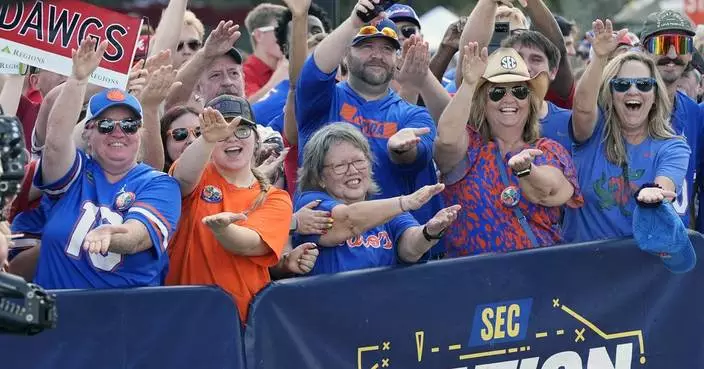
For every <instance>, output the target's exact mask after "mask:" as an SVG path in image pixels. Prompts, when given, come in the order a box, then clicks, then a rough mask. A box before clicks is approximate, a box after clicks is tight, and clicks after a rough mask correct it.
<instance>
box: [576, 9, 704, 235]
mask: <svg viewBox="0 0 704 369" xmlns="http://www.w3.org/2000/svg"><path fill="white" fill-rule="evenodd" d="M593 28H594V30H593V34H590V35H588V36H587V37H589V38H590V42H591V44H592V48H593V49H594V58H593V59H592V61H591V63H589V65H588V66H587V69H586V70H585V72H584V76H583V78H582V79H581V80H580V82H579V84H578V86H577V90H576V92H575V99H574V101H575V104H574V111H573V115H572V123H571V135H572V138H573V140H574V145H573V147H574V149H573V157H574V161H575V164H576V166H577V170H578V174H579V182H580V186H581V188H582V190H583V191H584V197H585V205H584V206H583V207H582V208H581V209H571V208H567V209H566V212H565V221H564V236H565V240H566V241H570V242H582V241H590V240H598V239H607V238H615V237H624V236H629V235H631V234H632V233H633V226H632V223H633V220H632V219H633V217H632V216H633V211H634V209H635V207H636V206H637V205H638V206H647V205H648V204H653V203H659V202H662V201H670V200H672V198H673V197H674V196H676V193H677V192H679V191H680V190H681V188H680V184H681V183H682V182H683V179H684V176H685V173H686V171H687V166H688V164H689V154H690V150H689V147H688V146H687V143H686V142H685V140H684V139H683V138H682V137H679V136H676V135H675V132H674V130H673V129H672V126H671V125H670V115H671V109H672V104H671V102H670V99H669V97H668V92H667V87H666V86H665V83H664V82H663V80H662V78H661V77H660V73H659V72H658V69H657V66H656V65H655V62H654V61H653V59H651V58H650V57H648V56H647V55H645V54H643V53H640V52H627V53H625V54H621V55H619V56H617V57H616V58H614V59H613V60H611V61H610V62H609V61H608V57H609V55H610V54H611V53H612V52H613V51H614V50H615V49H616V48H617V47H618V40H619V38H621V37H623V35H624V34H625V30H623V31H620V32H617V33H614V32H613V27H612V25H611V22H610V21H608V20H607V21H606V24H604V23H602V21H600V20H597V21H595V22H594V23H593Z"/></svg>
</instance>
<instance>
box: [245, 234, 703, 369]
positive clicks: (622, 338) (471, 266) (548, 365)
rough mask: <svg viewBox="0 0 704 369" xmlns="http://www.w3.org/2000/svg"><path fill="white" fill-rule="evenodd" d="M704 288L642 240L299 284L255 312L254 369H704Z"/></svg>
mask: <svg viewBox="0 0 704 369" xmlns="http://www.w3.org/2000/svg"><path fill="white" fill-rule="evenodd" d="M691 238H692V241H693V243H694V244H695V250H698V251H699V255H704V238H703V237H702V236H701V235H699V234H694V233H692V234H691ZM703 285H704V267H702V266H697V267H695V269H694V270H693V271H691V272H689V273H687V274H684V275H674V274H672V273H670V272H669V271H667V270H666V269H665V268H664V266H663V265H662V263H661V261H660V260H659V258H658V257H656V256H652V255H649V254H646V253H644V252H642V251H640V250H639V249H638V248H637V247H636V245H635V244H634V242H633V241H632V240H622V241H616V242H608V243H590V244H582V245H569V246H558V247H551V248H544V249H538V250H532V251H525V252H516V253H512V254H507V255H485V256H478V257H471V258H463V259H456V260H447V261H440V262H435V263H429V264H426V265H421V266H411V267H405V268H398V269H383V270H378V271H374V272H368V271H364V272H352V273H346V274H339V275H334V276H321V277H311V278H301V279H294V280H288V281H283V282H277V283H275V284H273V285H272V286H270V287H269V288H267V289H266V290H264V291H263V292H262V293H260V295H259V296H258V297H257V298H256V299H255V301H254V303H253V305H252V309H251V311H250V320H249V322H248V327H247V331H246V333H245V335H246V337H245V347H246V356H247V367H248V369H280V368H355V369H381V368H400V369H416V368H417V369H421V368H427V369H443V368H447V369H465V368H467V369H469V368H472V369H582V368H583V369H628V368H643V369H646V368H653V369H665V368H704V350H702V347H704V332H703V329H702V328H704V314H703V313H702V312H703V311H704V295H703V294H702V292H701V289H702V286H703Z"/></svg>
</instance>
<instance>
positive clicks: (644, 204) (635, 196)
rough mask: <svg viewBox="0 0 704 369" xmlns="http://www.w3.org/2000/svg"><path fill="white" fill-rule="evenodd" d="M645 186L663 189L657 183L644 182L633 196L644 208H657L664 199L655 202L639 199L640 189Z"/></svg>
mask: <svg viewBox="0 0 704 369" xmlns="http://www.w3.org/2000/svg"><path fill="white" fill-rule="evenodd" d="M645 188H659V189H661V190H662V189H663V188H662V186H660V185H659V184H657V183H652V182H649V183H643V185H642V186H640V188H639V189H638V191H636V193H634V194H633V198H634V199H635V200H636V204H638V206H640V207H642V208H657V207H658V206H660V204H662V201H658V202H654V203H647V202H643V201H638V194H640V191H642V190H643V189H645Z"/></svg>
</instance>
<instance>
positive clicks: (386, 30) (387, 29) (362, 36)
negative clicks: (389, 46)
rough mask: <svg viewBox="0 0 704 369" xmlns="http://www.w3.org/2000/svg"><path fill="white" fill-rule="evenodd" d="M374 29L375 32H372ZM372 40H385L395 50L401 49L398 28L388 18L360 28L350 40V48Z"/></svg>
mask: <svg viewBox="0 0 704 369" xmlns="http://www.w3.org/2000/svg"><path fill="white" fill-rule="evenodd" d="M375 28H376V30H374V29H375ZM372 38H385V39H387V40H390V41H391V42H392V43H393V44H394V47H396V48H397V49H400V48H401V43H400V42H399V41H398V27H396V24H395V23H394V22H392V21H391V20H390V19H388V18H384V19H382V20H381V21H379V23H377V24H370V25H368V26H363V27H362V28H360V29H359V31H358V32H357V36H355V37H354V39H353V40H352V46H356V45H357V44H359V43H360V42H362V41H364V40H369V39H372Z"/></svg>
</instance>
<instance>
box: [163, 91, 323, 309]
mask: <svg viewBox="0 0 704 369" xmlns="http://www.w3.org/2000/svg"><path fill="white" fill-rule="evenodd" d="M237 99H242V98H237V97H232V96H221V97H218V98H216V99H215V100H213V101H211V102H209V103H208V107H206V109H205V110H204V111H203V113H202V114H201V115H200V127H201V135H200V136H199V137H198V138H197V139H196V140H195V141H194V142H193V143H192V144H191V145H190V146H188V148H187V149H186V150H185V151H184V153H183V155H181V157H180V158H179V159H178V161H177V162H176V163H175V164H174V165H173V167H172V168H171V173H172V174H173V176H174V178H176V180H177V181H178V183H179V185H180V188H181V196H182V197H183V217H182V219H181V223H179V227H178V231H177V233H176V235H175V236H174V240H173V243H172V244H171V245H170V247H169V257H170V259H171V268H170V270H169V274H168V276H167V279H166V283H167V284H170V285H177V284H215V285H218V286H220V287H222V288H223V289H224V290H225V291H227V292H228V293H229V294H231V295H232V297H233V298H234V300H235V302H236V304H237V307H238V310H239V313H240V317H241V320H242V322H245V321H246V318H247V311H248V307H249V302H250V300H251V299H252V297H253V296H254V295H255V294H256V293H257V292H258V291H259V290H261V289H262V288H264V286H266V284H267V283H268V282H269V281H270V280H271V279H270V276H269V271H268V268H269V267H272V266H275V265H277V263H279V260H280V259H282V258H283V255H284V252H285V249H284V248H285V246H286V243H287V240H288V226H289V224H290V222H291V213H292V211H291V210H292V205H291V199H290V198H289V196H288V194H287V193H286V192H284V191H282V190H279V189H276V188H274V187H272V186H271V185H270V184H269V182H268V181H267V179H266V178H265V177H264V176H263V175H262V174H261V173H259V172H258V171H257V170H256V169H254V168H253V167H254V165H255V163H254V160H255V155H256V153H257V151H258V146H259V142H258V141H259V138H258V133H257V129H256V125H255V124H254V123H252V122H251V121H249V120H247V119H244V118H243V117H241V116H239V114H241V112H242V111H241V109H238V111H234V110H233V109H232V107H233V106H234V102H236V101H238V100H237ZM216 109H217V110H216ZM225 119H228V120H229V121H226V120H225ZM304 255H310V256H316V255H317V250H314V249H311V248H310V245H308V246H303V247H301V248H298V249H297V251H295V252H294V253H292V254H291V257H290V258H284V259H286V260H287V261H288V263H287V264H285V265H284V267H286V268H287V269H288V270H287V271H289V272H294V273H297V274H304V273H306V272H308V271H310V270H311V268H312V267H313V265H311V264H310V263H307V262H306V263H301V262H300V261H299V260H300V259H301V258H302V257H303V256H304Z"/></svg>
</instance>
